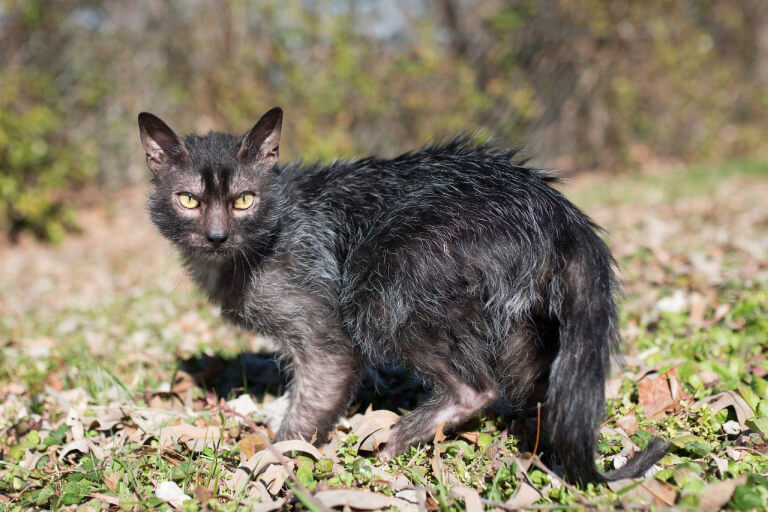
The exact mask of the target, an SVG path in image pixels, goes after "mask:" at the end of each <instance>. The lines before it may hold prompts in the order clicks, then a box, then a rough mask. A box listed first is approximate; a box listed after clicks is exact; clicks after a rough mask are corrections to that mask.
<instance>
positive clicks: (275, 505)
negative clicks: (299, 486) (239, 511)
mask: <svg viewBox="0 0 768 512" xmlns="http://www.w3.org/2000/svg"><path fill="white" fill-rule="evenodd" d="M284 504H285V500H277V501H269V502H263V503H254V504H252V505H251V506H250V507H251V512H272V511H273V510H282V508H283V505H284Z"/></svg>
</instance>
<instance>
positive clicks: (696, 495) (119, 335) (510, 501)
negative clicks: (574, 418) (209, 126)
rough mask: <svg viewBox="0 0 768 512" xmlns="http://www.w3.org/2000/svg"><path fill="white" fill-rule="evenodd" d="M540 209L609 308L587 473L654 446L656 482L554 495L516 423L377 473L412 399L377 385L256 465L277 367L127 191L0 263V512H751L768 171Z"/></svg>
mask: <svg viewBox="0 0 768 512" xmlns="http://www.w3.org/2000/svg"><path fill="white" fill-rule="evenodd" d="M561 189H562V190H563V191H564V193H565V194H566V195H568V196H569V197H571V198H572V199H573V200H574V201H575V202H576V203H577V204H578V205H579V206H581V207H582V208H583V209H584V210H585V211H587V212H588V213H589V214H590V215H591V216H592V217H593V218H594V219H595V220H596V221H597V222H598V223H600V224H601V225H603V226H604V227H605V228H606V229H607V235H606V238H607V240H608V243H609V244H610V246H611V247H612V249H613V250H614V252H615V254H616V256H617V259H618V261H619V263H620V265H621V278H622V283H623V286H624V291H625V298H624V299H623V301H622V333H623V337H624V340H625V352H626V356H625V358H624V361H623V362H622V363H621V364H620V365H619V366H617V368H616V371H615V372H614V376H613V377H612V378H611V380H610V381H609V382H608V383H607V392H608V395H609V397H610V400H609V403H608V407H607V410H606V416H605V422H604V424H603V427H602V429H601V438H600V453H599V454H596V455H597V460H598V463H599V464H600V465H601V466H602V467H604V468H607V469H610V468H612V467H614V465H620V464H621V463H622V461H624V460H626V458H627V457H629V456H631V455H632V454H633V453H634V451H635V450H636V449H637V447H638V446H639V447H642V446H644V444H645V443H647V442H648V439H649V438H650V435H651V434H655V435H660V436H662V437H664V438H665V439H668V440H671V443H672V445H671V449H670V451H669V453H668V454H667V456H665V457H664V458H663V459H662V460H661V461H660V463H659V465H658V467H656V468H655V471H656V472H655V474H654V475H648V477H647V478H646V479H644V480H638V481H636V482H630V481H622V482H618V483H614V484H611V485H610V486H591V485H590V486H587V487H586V488H575V487H573V486H571V485H569V484H567V483H566V482H563V481H562V480H561V479H560V478H559V476H558V474H560V470H561V468H559V467H558V466H557V461H556V460H555V459H552V458H547V457H542V458H541V459H539V457H538V456H533V455H532V454H531V452H532V451H533V452H535V453H536V454H538V455H541V454H542V452H543V451H546V450H545V448H546V442H545V439H544V437H543V436H542V439H541V441H540V442H539V441H538V440H537V437H538V436H537V432H538V430H539V429H538V425H537V420H536V415H535V412H534V413H533V414H532V415H531V416H528V417H522V416H517V417H514V418H510V417H503V416H502V415H500V414H497V413H495V412H494V411H488V412H486V413H485V414H484V415H483V416H482V417H479V418H477V419H476V420H474V421H472V422H470V423H469V424H467V425H465V426H464V427H463V428H462V429H461V431H460V432H453V433H446V434H443V433H442V432H437V433H436V435H435V440H434V442H432V443H425V444H422V445H420V446H417V447H413V448H412V450H411V452H410V453H409V454H406V455H404V456H401V457H398V458H396V459H395V460H393V461H391V462H390V463H388V464H381V463H380V462H378V460H377V458H376V453H375V451H376V446H377V445H378V443H380V442H381V441H382V440H383V439H384V438H385V437H386V435H387V432H388V430H387V427H388V426H389V425H390V424H391V423H392V421H393V420H394V419H395V418H396V416H397V414H401V413H402V412H403V410H404V409H408V408H409V407H412V406H413V404H414V403H415V401H416V399H417V398H418V397H417V395H418V394H419V392H420V391H421V390H420V389H419V388H418V386H416V385H415V384H414V382H413V381H411V380H408V379H407V378H405V376H404V375H403V374H402V373H401V372H400V371H399V370H396V369H390V370H386V371H385V370H382V371H381V372H378V373H371V374H370V375H369V379H368V385H367V387H366V388H365V390H364V391H363V392H362V393H361V394H360V397H359V399H358V400H356V403H355V405H354V406H353V408H352V409H351V410H350V411H349V418H348V419H347V420H345V421H344V422H342V424H341V425H340V426H339V428H338V429H337V431H336V432H335V433H334V436H333V440H332V441H331V443H330V444H328V445H325V446H321V447H320V448H319V449H316V448H314V447H313V446H311V445H309V444H308V443H303V442H300V441H296V442H287V443H278V444H277V445H274V446H268V445H266V444H265V442H266V441H268V438H269V435H270V431H269V428H268V427H267V424H268V421H269V420H271V419H273V417H274V416H279V411H280V408H281V406H283V405H284V404H283V402H282V401H281V400H276V397H278V396H279V395H280V394H281V392H282V389H283V386H284V379H283V378H282V377H281V376H280V375H279V374H278V371H277V367H276V365H275V364H274V362H273V359H272V352H273V349H274V347H272V345H271V344H270V342H269V340H266V339H264V338H261V337H258V336H254V335H250V334H247V333H244V332H241V331H238V330H236V329H234V328H231V327H229V326H227V325H225V324H223V322H222V321H221V320H220V318H219V313H218V311H217V309H216V308H215V307H213V306H210V305H209V304H207V303H206V301H205V300H204V298H203V297H202V296H201V295H199V294H198V293H197V292H196V291H195V289H194V288H193V286H192V284H191V283H190V281H189V279H188V278H187V277H186V276H185V275H184V273H183V271H182V269H181V267H180V265H179V262H178V260H177V258H176V257H175V255H174V253H173V251H172V249H171V248H170V246H169V245H168V244H167V243H166V242H165V241H164V240H162V239H161V238H160V237H159V235H157V234H156V233H155V231H154V229H153V228H152V226H151V225H150V224H149V221H148V219H147V214H146V211H145V208H144V204H143V202H144V194H145V192H146V191H145V190H143V189H131V190H126V191H122V192H120V193H113V194H111V195H110V197H108V198H107V199H105V201H104V203H105V204H101V205H99V206H98V207H93V208H90V209H87V210H84V211H82V212H80V216H79V218H80V223H81V226H82V228H83V231H82V233H80V234H78V235H72V236H70V237H68V238H67V239H65V241H64V242H63V243H61V244H60V245H53V246H52V245H44V244H40V243H37V242H34V241H31V240H22V243H21V244H20V245H16V246H11V245H4V246H2V247H0V350H2V352H1V353H2V357H1V358H0V400H1V401H2V404H1V405H0V510H6V509H7V510H22V509H29V508H40V509H62V508H70V509H76V508H82V509H99V508H109V509H144V508H147V507H157V508H161V509H162V508H182V509H189V510H198V509H215V510H219V509H221V510H235V509H239V508H240V507H243V508H244V509H247V508H253V509H254V510H276V509H280V508H281V507H282V508H288V509H291V508H292V509H295V510H303V509H308V510H323V509H328V508H334V507H343V506H345V505H346V506H349V507H350V508H351V509H365V510H371V509H380V508H381V509H387V508H393V509H403V510H424V509H427V510H437V509H441V510H463V509H467V510H473V511H474V510H481V509H483V508H485V509H489V510H493V509H499V510H517V509H540V510H552V509H589V508H594V509H601V510H604V509H614V508H616V509H650V508H654V509H662V508H665V507H672V506H675V507H677V508H682V509H686V508H687V509H691V510H702V509H707V510H716V509H718V508H720V507H726V508H733V509H752V508H766V507H768V457H766V452H768V437H767V436H766V432H768V380H766V379H765V375H766V373H768V360H766V352H768V348H767V344H768V315H767V313H768V263H766V261H767V259H768V258H766V256H767V255H768V164H766V163H764V162H759V161H743V162H733V163H730V164H727V165H719V166H709V167H695V168H691V167H688V168H686V167H680V168H676V167H664V168H660V169H658V170H655V171H652V172H649V173H644V174H641V175H636V176H631V177H618V178H617V177H613V176H609V175H603V174H587V175H581V176H577V177H575V178H574V179H573V180H572V181H570V182H567V183H565V184H563V185H562V186H561ZM376 383H378V387H379V389H380V390H381V391H382V392H383V395H384V396H383V397H376V396H375V395H374V393H373V392H372V391H371V390H372V388H373V384H376ZM390 409H391V410H390ZM246 468H247V469H246ZM341 489H346V490H341Z"/></svg>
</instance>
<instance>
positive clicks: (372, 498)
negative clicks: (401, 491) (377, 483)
mask: <svg viewBox="0 0 768 512" xmlns="http://www.w3.org/2000/svg"><path fill="white" fill-rule="evenodd" d="M314 497H315V499H316V500H317V501H319V502H320V503H321V504H322V505H323V506H324V507H329V508H335V507H344V506H347V507H350V508H353V509H356V510H378V509H381V508H387V507H396V508H397V509H398V510H401V511H405V512H411V511H412V512H418V510H419V507H417V506H416V505H414V504H413V503H410V502H408V501H405V500H401V499H399V498H394V497H392V496H384V495H383V494H377V493H375V492H371V491H357V490H351V489H334V490H329V491H320V492H318V493H316V494H315V496H314Z"/></svg>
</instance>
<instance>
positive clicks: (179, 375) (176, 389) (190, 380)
mask: <svg viewBox="0 0 768 512" xmlns="http://www.w3.org/2000/svg"><path fill="white" fill-rule="evenodd" d="M195 385H196V383H195V378H194V377H193V376H192V375H190V374H188V373H187V372H185V371H183V370H179V371H178V372H176V375H175V376H174V379H173V385H172V386H171V393H176V394H177V395H179V396H184V394H185V393H186V392H187V390H188V389H192V388H194V387H195Z"/></svg>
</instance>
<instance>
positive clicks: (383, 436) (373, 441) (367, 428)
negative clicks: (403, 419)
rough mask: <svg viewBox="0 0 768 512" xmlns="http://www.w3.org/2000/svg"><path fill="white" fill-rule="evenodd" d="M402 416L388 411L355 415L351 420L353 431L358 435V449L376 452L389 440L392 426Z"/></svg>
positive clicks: (381, 410)
mask: <svg viewBox="0 0 768 512" xmlns="http://www.w3.org/2000/svg"><path fill="white" fill-rule="evenodd" d="M398 419H400V416H399V415H398V414H396V413H394V412H392V411H388V410H386V409H378V410H375V411H372V410H370V409H369V410H367V411H366V412H365V414H355V415H354V416H352V418H350V419H349V426H350V427H351V431H352V432H354V433H355V435H357V437H358V439H357V444H356V448H357V449H358V450H363V451H367V452H373V451H376V450H377V449H378V447H379V445H381V444H384V443H386V442H387V441H388V440H389V434H390V431H391V428H392V425H394V424H395V423H397V420H398Z"/></svg>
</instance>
